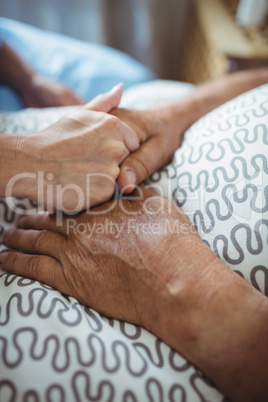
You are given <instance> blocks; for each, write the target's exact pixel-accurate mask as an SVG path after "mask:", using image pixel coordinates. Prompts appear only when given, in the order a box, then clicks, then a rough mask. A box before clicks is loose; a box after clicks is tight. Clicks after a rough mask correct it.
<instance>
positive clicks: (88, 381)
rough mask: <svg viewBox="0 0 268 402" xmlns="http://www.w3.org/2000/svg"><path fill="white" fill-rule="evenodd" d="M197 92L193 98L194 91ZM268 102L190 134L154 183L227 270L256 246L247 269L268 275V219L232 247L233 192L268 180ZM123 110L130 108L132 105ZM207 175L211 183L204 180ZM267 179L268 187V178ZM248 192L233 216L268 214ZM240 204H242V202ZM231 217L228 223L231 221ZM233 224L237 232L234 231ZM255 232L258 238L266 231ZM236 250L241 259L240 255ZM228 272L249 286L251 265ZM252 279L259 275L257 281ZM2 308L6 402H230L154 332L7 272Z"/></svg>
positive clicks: (7, 216)
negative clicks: (238, 274)
mask: <svg viewBox="0 0 268 402" xmlns="http://www.w3.org/2000/svg"><path fill="white" fill-rule="evenodd" d="M165 88H166V90H165ZM170 88H171V87H170V84H168V85H167V86H166V87H165V83H163V82H161V83H159V82H156V83H151V84H150V85H149V84H146V87H140V89H139V90H140V91H141V96H142V93H144V91H145V92H147V95H146V102H150V101H156V100H160V99H162V100H163V99H165V97H166V98H167V99H171V98H174V97H180V96H181V94H182V92H181V90H182V91H184V90H185V87H182V86H181V85H180V84H177V83H174V84H173V86H172V94H171V90H170ZM175 88H176V89H175ZM190 90H192V89H191V88H189V91H190ZM150 91H151V92H150ZM150 93H151V94H152V96H151V100H150ZM183 93H184V94H185V92H183ZM137 94H138V92H136V94H135V96H136V98H135V100H137V98H138V95H137ZM126 95H127V94H126ZM265 96H266V99H267V86H266V87H261V88H259V89H256V90H254V91H251V92H249V93H248V94H245V95H242V96H241V97H239V98H237V100H234V101H231V102H229V103H227V104H226V105H224V106H222V107H221V108H218V109H217V110H215V111H213V112H212V113H210V114H209V115H207V116H205V117H204V118H202V119H201V120H200V121H199V122H197V123H196V124H195V125H194V126H193V127H192V128H191V129H190V130H188V132H187V133H186V135H185V141H184V143H183V145H182V147H181V148H180V149H179V150H178V151H177V152H176V154H175V158H174V162H173V164H171V165H169V166H167V167H165V168H164V169H162V170H161V171H159V172H156V173H155V174H154V175H152V177H151V178H150V183H153V184H155V185H157V186H160V190H161V191H162V192H164V194H165V195H166V196H168V197H169V198H171V199H174V201H175V202H177V203H178V205H180V206H181V207H182V209H183V210H184V212H185V213H187V215H188V216H189V219H190V220H192V222H193V223H194V224H195V226H196V227H197V229H198V230H199V233H200V235H201V237H202V238H203V240H204V241H206V242H207V243H208V244H209V245H210V246H211V247H212V248H213V247H214V243H215V251H216V252H217V253H218V255H219V256H220V257H221V258H222V259H223V260H224V261H225V262H226V261H227V260H226V258H227V259H228V257H230V258H231V259H232V260H235V261H236V260H237V255H235V254H234V253H235V252H236V251H237V248H236V247H238V246H237V244H241V247H242V250H244V249H243V247H244V245H243V244H244V243H245V244H246V245H251V248H250V247H249V246H248V247H249V250H250V251H251V249H252V248H253V249H254V253H255V254H254V253H250V252H248V253H247V254H245V255H244V260H243V262H244V264H245V262H246V259H247V257H248V255H249V256H250V258H251V257H252V259H251V260H250V261H251V263H250V264H249V266H250V267H251V266H254V267H256V266H259V265H261V266H265V265H264V264H265V261H264V260H265V257H266V260H267V242H266V243H265V241H264V240H265V239H266V238H265V233H266V235H267V232H265V230H267V227H265V225H263V226H264V234H260V235H258V236H260V238H261V239H262V246H263V248H262V252H259V253H256V250H257V244H258V243H257V241H258V240H256V238H257V237H258V236H257V235H255V237H254V238H253V237H252V234H253V233H255V232H253V229H252V227H251V225H253V228H254V225H256V222H257V221H258V220H259V218H258V217H259V214H260V213H259V212H255V211H253V212H254V217H255V218H253V217H252V216H251V219H250V225H249V226H250V229H248V232H247V231H245V229H243V230H244V233H245V234H246V235H245V236H246V239H247V240H246V241H244V243H240V242H243V236H242V235H241V236H240V237H239V240H238V241H237V242H238V243H236V242H235V239H237V232H235V237H232V229H233V228H234V227H235V226H236V221H233V220H232V219H237V215H239V210H238V212H236V213H233V215H232V214H231V215H230V212H228V209H227V207H226V202H225V200H226V197H227V196H225V194H226V193H227V194H228V191H227V190H228V187H227V188H226V186H228V185H229V184H233V185H235V186H236V188H237V189H240V187H239V186H238V185H240V182H237V181H236V178H241V176H242V173H243V172H245V173H246V172H247V170H246V167H245V166H247V167H248V176H249V177H250V179H251V182H250V184H252V183H254V184H255V185H256V184H257V170H258V169H257V168H256V166H257V167H258V166H259V167H260V168H261V167H263V169H264V170H265V169H266V168H267V165H266V167H265V163H264V162H263V164H261V163H262V162H261V161H262V158H260V159H256V160H255V162H254V160H253V162H249V161H251V160H252V158H253V155H255V154H256V155H257V154H258V153H259V152H262V154H263V153H265V151H266V155H267V148H265V141H266V145H267V131H266V134H265V129H264V128H263V125H266V126H267V107H266V105H267V104H266V105H265V100H264V98H265ZM125 99H126V98H125ZM127 102H128V103H127ZM127 102H126V104H125V106H128V107H131V106H135V104H136V103H135V102H134V105H133V104H131V97H130V98H128V101H127ZM122 105H123V106H124V101H123V104H122ZM67 110H68V111H69V110H70V108H68V109H66V108H57V109H45V110H26V111H23V112H19V113H11V114H2V115H1V116H0V131H1V132H15V133H22V132H30V131H38V130H41V129H42V128H45V127H46V126H48V125H49V124H52V123H53V122H54V121H56V120H57V119H58V118H59V117H60V116H62V115H63V114H64V113H66V111H67ZM241 111H242V114H241ZM262 115H263V116H264V117H263V116H262ZM265 115H266V117H265ZM265 118H266V124H265V123H264V120H265ZM256 119H257V120H256ZM258 119H259V120H258ZM254 127H255V128H254ZM256 127H257V128H256ZM253 128H254V129H253ZM240 130H245V131H242V132H241V131H240ZM252 130H253V131H252ZM254 130H257V131H256V132H257V134H259V133H260V130H264V131H262V132H261V134H263V135H260V134H259V136H258V138H259V140H257V137H256V136H255V134H254ZM214 133H215V135H213V134H214ZM243 133H244V136H243V135H242V134H243ZM253 139H256V141H255V142H254V141H253ZM259 141H263V143H262V144H261V145H260V148H261V149H259V148H258V149H257V148H255V147H256V146H257V144H259ZM244 142H245V144H244ZM247 145H250V149H248V152H250V150H251V152H252V155H251V156H250V157H249V156H247V158H249V159H248V160H246V162H245V163H246V165H245V163H244V164H243V163H242V162H241V160H242V159H239V160H234V159H235V158H236V157H240V158H241V157H243V158H244V159H245V158H246V156H245V154H244V150H245V148H246V147H247ZM255 151H256V152H255ZM231 154H233V157H231ZM239 163H240V165H239ZM251 167H252V169H251ZM254 168H256V169H255V170H254ZM202 170H205V171H206V173H201V172H202ZM224 172H225V173H224ZM254 172H255V173H254ZM265 172H266V170H265ZM265 172H264V173H265ZM206 177H207V178H208V180H207V181H206V180H205V178H206ZM263 177H265V180H267V172H266V173H265V175H264V176H263ZM231 179H233V181H231ZM246 179H247V180H248V177H246ZM241 180H242V182H243V179H241ZM252 180H253V182H252ZM263 183H264V184H265V183H266V182H263ZM263 183H262V186H263ZM203 184H204V186H205V189H206V191H205V192H204V193H205V195H204V194H203V193H202V192H201V193H200V194H201V196H200V195H199V193H196V192H197V191H199V190H200V188H201V190H202V189H203V187H204V186H203ZM177 186H178V190H177V191H176V189H177ZM265 186H266V184H265ZM230 188H231V191H233V192H232V193H231V195H232V194H235V192H234V189H236V188H235V187H234V186H233V187H230ZM242 188H245V185H244V186H243V185H242ZM247 188H248V190H247ZM247 188H246V190H245V191H244V193H243V191H242V195H243V194H244V196H242V195H240V194H238V195H237V197H235V196H234V195H233V196H232V197H233V199H234V200H235V201H232V206H233V209H230V211H237V209H235V207H236V206H237V205H236V204H239V206H241V205H242V206H244V207H245V211H246V210H248V209H250V210H251V209H252V208H251V205H252V206H253V205H254V208H255V207H256V208H259V209H260V208H261V206H260V201H259V198H254V197H253V196H252V197H251V198H250V195H248V194H250V193H249V191H251V188H250V187H247ZM262 188H263V189H264V186H263V187H262ZM223 189H225V190H224V191H223ZM201 190H200V191H201ZM222 191H223V192H222ZM266 194H267V193H266ZM229 198H230V197H229ZM229 198H228V197H227V199H229ZM244 198H245V199H244ZM266 198H267V195H266ZM237 199H239V200H242V201H241V202H237V201H236V200H237ZM213 200H214V201H213ZM215 200H217V202H218V204H217V202H216V201H215ZM231 200H232V198H231ZM252 200H253V201H254V202H255V204H254V202H253V201H252ZM212 201H213V202H212ZM251 201H252V202H251ZM14 202H15V203H16V204H17V205H18V206H19V207H21V208H32V203H31V202H30V201H28V200H21V199H15V200H14ZM244 204H245V205H244ZM244 207H243V208H244ZM256 208H255V209H256ZM241 211H242V209H241ZM244 214H245V213H244V212H243V214H242V215H243V216H242V217H243V218H244V219H245V216H244ZM247 216H248V215H246V218H247ZM223 217H227V218H226V219H225V220H224V219H223ZM263 217H264V219H267V209H266V210H265V211H264V212H263ZM254 219H255V220H254ZM15 221H16V214H15V213H14V212H12V211H11V210H10V209H9V207H8V205H7V200H5V199H1V200H0V223H1V234H2V233H3V231H4V230H5V229H7V228H9V227H13V226H14V225H15ZM227 221H228V222H229V224H228V225H225V223H226V222H227ZM243 222H244V221H243ZM231 225H234V226H233V227H231ZM260 228H261V227H260ZM249 230H250V231H249ZM255 230H256V233H258V232H257V230H258V226H256V227H255ZM259 231H260V230H259ZM248 233H251V235H250V234H248ZM213 236H214V237H213ZM218 236H221V237H220V238H219V237H218ZM223 236H225V238H226V239H227V245H228V247H227V248H226V250H227V252H225V248H224V247H222V248H221V246H220V245H221V243H222V244H225V243H224V242H223V241H222V240H221V239H222V238H223ZM250 236H251V237H250ZM231 239H234V240H232V241H231ZM250 240H251V242H252V243H250ZM233 244H234V246H233V254H232V253H231V251H230V250H232V249H231V248H230V247H231V246H232V245H233ZM2 249H3V246H2ZM238 249H239V248H238ZM259 249H260V248H259ZM259 249H258V250H259ZM239 250H240V249H239ZM245 250H246V249H245ZM244 252H245V251H244ZM255 257H256V258H258V262H257V263H254V258H255ZM228 264H229V265H230V266H231V268H233V269H236V270H238V269H239V270H240V271H241V273H243V275H244V276H245V277H246V278H247V279H248V275H246V273H245V270H246V269H244V268H243V269H242V266H241V265H239V264H233V265H232V264H230V263H228ZM249 269H251V268H249ZM266 269H267V268H266ZM252 270H253V268H252V269H251V271H250V272H252ZM263 272H264V271H261V272H259V273H258V275H257V276H256V277H255V278H257V279H256V281H258V282H257V283H258V286H259V287H260V289H261V290H263V289H264V286H263V284H264V282H262V281H263V279H264V275H263V274H262V273H263ZM260 274H261V275H262V276H261V275H260ZM250 276H251V275H250V274H249V277H250ZM253 282H254V281H252V283H253ZM253 285H254V283H253ZM0 306H1V309H0V400H1V402H2V401H3V402H7V401H18V400H23V401H33V400H34V401H44V400H46V401H53V402H54V401H67V402H68V401H70V402H73V401H74V400H76V401H87V400H101V401H112V400H115V401H163V400H164V401H181V402H183V401H190V402H199V401H200V400H202V401H213V402H218V401H219V402H220V401H221V402H226V401H227V399H226V398H225V397H224V396H223V395H222V394H221V393H220V392H219V391H218V390H217V389H216V388H215V387H214V385H213V384H212V383H211V382H210V381H209V380H208V379H207V378H206V377H205V376H204V375H203V374H202V373H201V372H200V371H199V370H198V369H197V368H196V367H194V366H193V365H192V364H191V363H189V362H187V361H186V360H185V359H184V358H183V357H182V356H181V355H179V354H178V353H176V352H175V351H174V350H172V349H171V348H170V347H168V346H167V345H165V344H164V343H163V342H161V341H160V340H159V339H157V338H156V337H155V336H154V335H152V334H151V333H149V332H148V331H146V330H144V329H143V328H141V327H138V326H135V325H131V324H128V323H125V322H120V321H117V320H113V319H111V318H107V317H104V316H101V315H100V314H98V313H97V312H95V311H94V310H92V309H90V308H88V307H85V306H82V305H80V304H79V303H78V302H77V301H76V300H75V299H74V298H71V297H67V296H65V295H62V294H60V293H59V292H58V291H56V290H54V289H52V288H50V287H48V286H46V285H44V284H40V283H38V282H35V281H32V280H29V279H26V278H22V277H19V276H16V275H11V274H7V273H5V272H4V271H0Z"/></svg>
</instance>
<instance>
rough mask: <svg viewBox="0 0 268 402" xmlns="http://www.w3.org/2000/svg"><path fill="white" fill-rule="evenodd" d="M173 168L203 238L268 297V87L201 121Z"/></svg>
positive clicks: (180, 196)
mask: <svg viewBox="0 0 268 402" xmlns="http://www.w3.org/2000/svg"><path fill="white" fill-rule="evenodd" d="M173 167H174V170H176V172H177V183H176V188H177V190H176V193H175V196H174V198H175V201H176V202H177V204H178V205H179V206H180V207H181V208H182V209H183V211H184V212H185V213H186V215H187V216H188V217H189V219H190V221H191V222H192V223H193V225H194V226H195V227H196V229H197V231H198V232H199V234H200V236H201V237H202V239H203V241H204V242H206V243H207V244H208V245H209V246H210V247H211V248H212V249H213V250H214V251H215V253H216V254H217V255H218V256H219V257H220V258H221V259H222V260H223V261H224V262H225V264H226V265H228V266H229V267H230V268H232V269H233V270H235V271H236V272H237V273H239V274H240V275H241V276H243V277H244V278H245V279H246V280H248V281H249V282H250V283H252V285H253V286H255V287H256V288H257V289H258V290H260V291H261V292H262V293H264V294H265V295H266V296H268V247H267V245H268V85H264V86H262V87H260V88H257V89H254V90H252V91H249V92H248V93H246V94H243V95H241V96H240V97H238V98H236V99H234V100H232V101H230V102H228V103H227V104H225V105H222V106H221V107H219V108H218V109H216V110H214V111H213V112H211V113H209V114H207V115H206V116H205V117H203V118H202V119H200V120H199V121H198V122H196V123H195V124H194V125H193V126H192V127H191V128H190V129H189V130H188V132H187V133H186V135H185V139H184V142H183V145H182V147H181V148H180V149H178V150H177V152H176V154H175V163H174V165H173Z"/></svg>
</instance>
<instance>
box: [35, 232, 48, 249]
mask: <svg viewBox="0 0 268 402" xmlns="http://www.w3.org/2000/svg"><path fill="white" fill-rule="evenodd" d="M45 236H46V231H44V230H42V231H39V232H37V233H36V234H35V236H34V237H33V243H32V244H33V250H34V251H35V252H37V251H40V248H41V247H42V244H43V242H44V240H45Z"/></svg>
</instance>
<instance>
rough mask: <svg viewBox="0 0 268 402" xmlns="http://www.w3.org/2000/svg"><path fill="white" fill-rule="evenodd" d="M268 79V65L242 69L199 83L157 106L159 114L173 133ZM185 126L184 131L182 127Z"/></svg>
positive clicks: (178, 131) (187, 126)
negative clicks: (183, 96) (254, 68)
mask: <svg viewBox="0 0 268 402" xmlns="http://www.w3.org/2000/svg"><path fill="white" fill-rule="evenodd" d="M267 82H268V68H267V67H266V68H260V69H256V70H249V71H241V72H235V73H232V74H229V75H227V76H224V77H222V78H219V79H217V80H215V81H211V82H208V83H206V84H203V85H200V86H198V87H197V88H196V89H195V90H194V91H193V92H192V93H191V94H190V95H188V96H187V97H185V98H183V99H179V100H177V101H173V102H169V103H167V104H166V105H161V106H160V107H158V108H156V109H155V110H156V114H157V115H158V116H161V117H162V119H163V120H164V121H165V124H166V127H168V128H169V129H170V128H171V129H172V130H173V132H174V135H176V133H179V135H180V134H181V132H182V131H183V132H184V131H185V130H186V129H188V128H189V127H190V126H191V125H192V124H193V123H194V122H196V121H197V120H198V119H199V118H200V117H202V116H204V115H205V114H206V113H208V112H210V111H211V110H213V109H215V108H216V107H218V106H220V105H222V104H223V103H225V102H227V101H229V100H230V99H232V98H235V97H236V96H238V95H240V94H242V93H244V92H246V91H249V90H250V89H253V88H255V87H258V86H260V85H262V84H265V83H267ZM181 126H182V130H181V129H180V128H181Z"/></svg>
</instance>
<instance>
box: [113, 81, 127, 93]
mask: <svg viewBox="0 0 268 402" xmlns="http://www.w3.org/2000/svg"><path fill="white" fill-rule="evenodd" d="M123 86H124V84H123V82H119V84H116V85H115V86H114V87H113V88H112V89H111V92H116V91H117V90H118V89H119V88H120V87H123Z"/></svg>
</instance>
